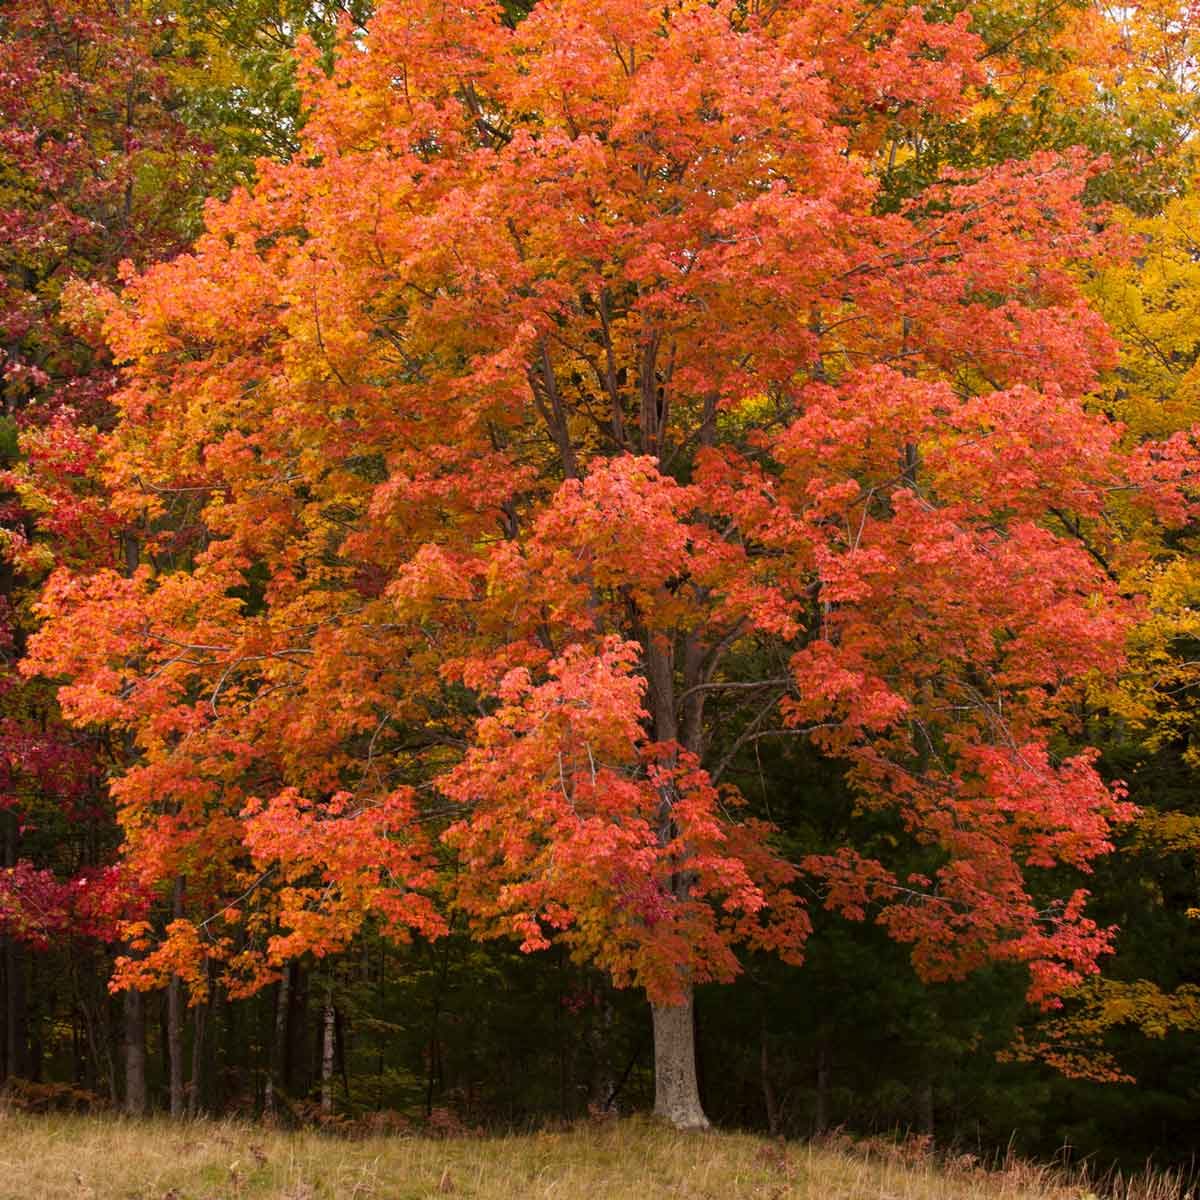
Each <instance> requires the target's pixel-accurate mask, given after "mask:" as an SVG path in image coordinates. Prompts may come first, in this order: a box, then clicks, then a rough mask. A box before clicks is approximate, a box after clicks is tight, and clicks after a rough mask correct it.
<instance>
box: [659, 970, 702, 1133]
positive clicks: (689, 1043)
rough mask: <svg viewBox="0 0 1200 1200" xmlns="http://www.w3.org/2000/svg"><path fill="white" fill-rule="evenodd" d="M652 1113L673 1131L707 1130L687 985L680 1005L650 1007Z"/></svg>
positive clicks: (689, 991) (690, 989) (692, 1012)
mask: <svg viewBox="0 0 1200 1200" xmlns="http://www.w3.org/2000/svg"><path fill="white" fill-rule="evenodd" d="M650 1011H651V1014H652V1016H653V1019H654V1113H655V1115H656V1116H659V1117H662V1118H663V1119H664V1120H666V1121H670V1123H671V1124H672V1125H674V1126H675V1128H676V1129H708V1128H709V1120H708V1117H706V1116H705V1115H704V1108H703V1107H702V1105H701V1103H700V1088H699V1085H698V1084H697V1082H696V1019H695V1005H694V1001H693V993H692V987H691V984H688V985H687V987H686V991H685V999H684V1002H683V1003H682V1004H676V1005H670V1006H668V1005H664V1004H652V1005H651V1006H650Z"/></svg>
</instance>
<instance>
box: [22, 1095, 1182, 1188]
mask: <svg viewBox="0 0 1200 1200" xmlns="http://www.w3.org/2000/svg"><path fill="white" fill-rule="evenodd" d="M1181 1194H1182V1193H1181V1192H1180V1190H1179V1189H1178V1188H1177V1187H1175V1186H1174V1185H1173V1184H1172V1181H1171V1180H1169V1179H1167V1178H1165V1177H1161V1176H1160V1177H1157V1178H1149V1179H1147V1180H1145V1181H1143V1183H1142V1184H1141V1185H1140V1187H1139V1188H1138V1189H1135V1190H1132V1191H1129V1192H1128V1195H1127V1197H1123V1198H1122V1200H1135V1197H1136V1200H1177V1198H1178V1197H1179V1196H1180V1195H1181ZM1088 1195H1089V1188H1088V1185H1087V1184H1086V1183H1084V1182H1076V1183H1066V1182H1063V1181H1062V1180H1061V1179H1058V1180H1056V1179H1055V1177H1054V1175H1053V1173H1052V1172H1051V1171H1050V1170H1049V1169H1047V1168H1037V1167H1031V1166H1028V1165H1022V1164H1018V1163H1013V1164H1010V1165H1009V1166H1008V1167H1007V1168H1005V1169H1003V1170H1000V1171H986V1170H983V1169H982V1168H981V1167H979V1166H978V1165H977V1164H976V1163H975V1162H974V1160H972V1159H971V1158H970V1157H969V1156H963V1157H962V1158H960V1159H957V1160H950V1161H948V1162H946V1161H943V1162H940V1163H939V1162H937V1161H935V1160H934V1158H933V1157H932V1156H931V1155H930V1154H929V1153H928V1151H927V1149H926V1148H925V1147H924V1146H923V1145H922V1144H921V1143H919V1142H917V1143H908V1144H900V1145H897V1144H895V1143H890V1142H886V1141H882V1140H879V1141H875V1142H870V1143H860V1144H858V1145H855V1146H851V1145H849V1144H848V1143H844V1142H842V1141H840V1140H839V1139H836V1138H834V1139H828V1140H827V1141H825V1142H823V1143H819V1144H805V1145H801V1144H790V1145H783V1144H781V1143H776V1142H770V1141H767V1140H765V1139H762V1138H757V1137H751V1136H747V1135H743V1134H727V1133H710V1134H677V1133H673V1132H671V1131H669V1130H666V1129H664V1128H662V1127H660V1126H658V1125H656V1124H654V1123H652V1122H650V1121H647V1120H640V1119H639V1120H628V1121H621V1122H613V1123H608V1124H602V1125H593V1126H586V1127H581V1128H576V1129H572V1130H568V1131H564V1132H556V1133H533V1134H528V1135H523V1136H508V1137H495V1138H491V1137H488V1138H483V1137H479V1138H468V1137H458V1138H444V1139H437V1138H428V1137H413V1136H390V1137H384V1136H375V1137H369V1138H365V1139H361V1140H350V1139H346V1138H340V1137H334V1136H330V1135H326V1134H321V1133H317V1132H299V1133H284V1132H278V1131H272V1130H268V1129H264V1128H262V1127H260V1126H254V1125H248V1124H237V1123H232V1122H218V1121H198V1122H190V1123H187V1124H183V1125H173V1124H170V1123H168V1122H165V1121H142V1122H131V1121H121V1120H116V1119H112V1118H104V1117H61V1116H28V1115H22V1114H18V1113H12V1112H9V1113H6V1114H3V1115H0V1200H445V1198H446V1197H460V1198H462V1200H524V1198H526V1197H528V1198H531V1200H532V1198H537V1200H543V1198H544V1200H743V1198H745V1200H749V1198H751V1197H754V1198H755V1200H792V1198H793V1197H796V1198H801V1197H802V1198H804V1200H1083V1198H1084V1197H1087V1196H1088Z"/></svg>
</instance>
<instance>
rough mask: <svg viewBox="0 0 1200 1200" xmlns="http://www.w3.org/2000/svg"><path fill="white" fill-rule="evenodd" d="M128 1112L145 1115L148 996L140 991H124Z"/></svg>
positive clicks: (126, 1103)
mask: <svg viewBox="0 0 1200 1200" xmlns="http://www.w3.org/2000/svg"><path fill="white" fill-rule="evenodd" d="M125 1112H126V1114H127V1115H128V1116H131V1117H140V1116H143V1115H144V1114H145V1112H146V997H145V996H144V995H143V994H142V993H141V992H139V991H138V990H137V988H126V990H125Z"/></svg>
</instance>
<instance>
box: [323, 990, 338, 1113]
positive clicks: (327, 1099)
mask: <svg viewBox="0 0 1200 1200" xmlns="http://www.w3.org/2000/svg"><path fill="white" fill-rule="evenodd" d="M321 1020H322V1026H321V1115H322V1116H324V1117H331V1116H333V1051H334V1046H335V1044H336V1036H335V1029H336V1024H337V1015H336V1010H335V1009H334V1007H333V983H332V982H330V983H329V984H328V985H327V986H326V988H325V1009H324V1011H323V1013H322V1015H321Z"/></svg>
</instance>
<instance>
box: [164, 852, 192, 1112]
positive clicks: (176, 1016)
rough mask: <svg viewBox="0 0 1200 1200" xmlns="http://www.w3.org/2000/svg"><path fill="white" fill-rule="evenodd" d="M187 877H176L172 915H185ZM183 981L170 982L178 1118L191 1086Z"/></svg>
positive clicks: (171, 1063)
mask: <svg viewBox="0 0 1200 1200" xmlns="http://www.w3.org/2000/svg"><path fill="white" fill-rule="evenodd" d="M183 890H184V882H183V876H182V875H177V876H176V877H175V887H174V892H173V897H172V916H173V918H174V919H175V920H176V921H178V920H181V919H182V917H183ZM183 1012H184V1004H183V980H182V979H181V978H180V977H179V976H178V975H172V976H171V981H170V983H168V984H167V1064H168V1070H169V1071H170V1089H171V1116H172V1117H174V1118H175V1119H176V1120H179V1119H181V1118H182V1117H184V1116H185V1115H186V1113H187V1089H186V1087H185V1085H184V1077H183Z"/></svg>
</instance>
